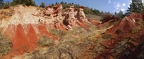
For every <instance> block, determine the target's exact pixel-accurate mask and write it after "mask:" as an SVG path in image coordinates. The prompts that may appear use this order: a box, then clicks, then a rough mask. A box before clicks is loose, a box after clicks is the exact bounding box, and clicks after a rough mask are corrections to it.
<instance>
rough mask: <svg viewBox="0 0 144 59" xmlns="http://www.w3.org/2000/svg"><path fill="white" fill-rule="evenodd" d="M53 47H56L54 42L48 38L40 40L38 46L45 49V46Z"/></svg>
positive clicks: (44, 37)
mask: <svg viewBox="0 0 144 59" xmlns="http://www.w3.org/2000/svg"><path fill="white" fill-rule="evenodd" d="M51 45H54V42H53V40H52V39H50V38H48V37H46V36H43V37H41V38H40V39H39V40H38V46H43V47H45V46H51Z"/></svg>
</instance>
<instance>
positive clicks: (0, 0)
mask: <svg viewBox="0 0 144 59" xmlns="http://www.w3.org/2000/svg"><path fill="white" fill-rule="evenodd" d="M3 4H4V3H3V0H0V9H1V8H2V6H3Z"/></svg>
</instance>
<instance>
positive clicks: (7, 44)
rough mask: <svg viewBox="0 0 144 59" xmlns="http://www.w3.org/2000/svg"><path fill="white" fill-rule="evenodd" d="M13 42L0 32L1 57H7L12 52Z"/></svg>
mask: <svg viewBox="0 0 144 59" xmlns="http://www.w3.org/2000/svg"><path fill="white" fill-rule="evenodd" d="M11 47H12V44H11V41H10V39H8V38H7V37H5V36H4V35H2V34H1V32H0V56H3V55H6V54H8V53H9V52H10V51H11Z"/></svg>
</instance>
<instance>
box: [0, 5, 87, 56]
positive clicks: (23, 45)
mask: <svg viewBox="0 0 144 59" xmlns="http://www.w3.org/2000/svg"><path fill="white" fill-rule="evenodd" d="M62 10H63V7H62V5H61V4H57V5H54V6H47V7H46V8H45V9H40V8H36V7H33V6H23V5H17V6H15V7H12V8H10V10H8V12H12V13H13V14H11V15H10V16H9V17H8V18H4V17H3V16H1V18H0V19H1V20H0V22H1V23H0V28H1V29H2V32H3V33H4V35H6V36H7V37H8V38H10V39H11V41H12V45H13V48H12V53H14V54H23V53H24V52H30V51H33V50H34V49H35V48H36V47H37V41H38V39H39V38H40V37H42V36H47V37H50V38H51V39H53V40H54V41H55V40H58V39H57V37H55V36H54V35H52V34H51V33H49V32H48V30H47V29H48V28H55V29H58V30H66V29H72V28H73V27H77V26H82V27H84V28H87V25H86V22H87V18H86V16H85V14H84V12H83V8H82V7H80V8H79V9H78V10H76V8H74V5H72V6H70V7H69V8H68V10H67V12H63V11H62ZM1 15H4V14H3V11H1ZM65 22H66V23H65ZM57 43H58V42H57ZM57 43H55V44H57Z"/></svg>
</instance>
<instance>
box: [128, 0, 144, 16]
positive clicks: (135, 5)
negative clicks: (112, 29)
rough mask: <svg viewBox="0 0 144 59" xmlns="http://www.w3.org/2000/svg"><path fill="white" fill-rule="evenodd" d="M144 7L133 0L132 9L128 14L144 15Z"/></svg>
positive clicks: (130, 8) (129, 9)
mask: <svg viewBox="0 0 144 59" xmlns="http://www.w3.org/2000/svg"><path fill="white" fill-rule="evenodd" d="M143 11H144V6H143V3H142V2H137V1H136V0H132V3H131V4H130V7H129V8H128V10H127V12H128V13H131V12H136V13H144V12H143Z"/></svg>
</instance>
